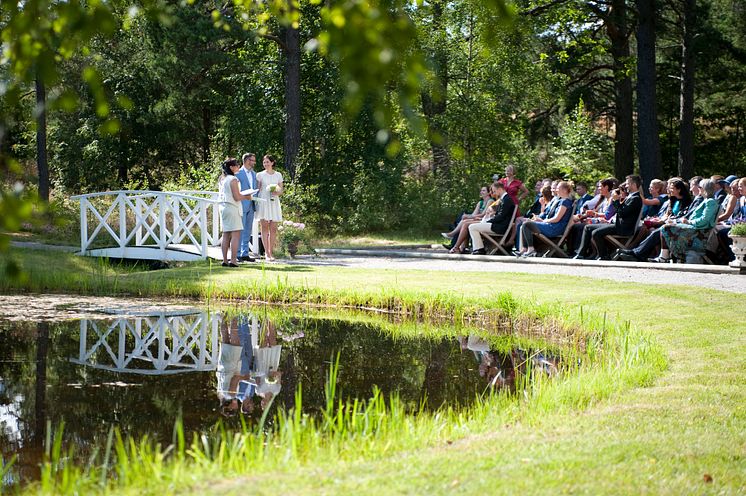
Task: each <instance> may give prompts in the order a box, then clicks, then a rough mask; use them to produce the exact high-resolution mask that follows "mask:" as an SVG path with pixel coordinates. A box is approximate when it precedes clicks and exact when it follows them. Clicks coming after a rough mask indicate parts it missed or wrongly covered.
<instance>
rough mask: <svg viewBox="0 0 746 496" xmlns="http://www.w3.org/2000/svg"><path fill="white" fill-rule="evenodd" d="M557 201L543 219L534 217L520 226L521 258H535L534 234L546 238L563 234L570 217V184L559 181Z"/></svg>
mask: <svg viewBox="0 0 746 496" xmlns="http://www.w3.org/2000/svg"><path fill="white" fill-rule="evenodd" d="M557 196H558V198H559V201H557V202H555V204H554V207H553V211H552V212H550V213H549V214H548V215H547V216H546V218H545V219H542V218H540V217H538V216H534V217H533V218H532V219H531V220H529V221H526V222H524V223H523V224H521V240H520V250H519V252H518V254H519V255H520V256H522V257H535V256H536V254H537V252H536V249H535V248H534V233H541V234H543V235H544V236H546V237H548V238H554V237H557V236H561V235H562V233H563V232H565V227H567V223H568V222H570V217H572V200H571V199H570V183H568V182H567V181H561V182H560V183H559V184H558V185H557Z"/></svg>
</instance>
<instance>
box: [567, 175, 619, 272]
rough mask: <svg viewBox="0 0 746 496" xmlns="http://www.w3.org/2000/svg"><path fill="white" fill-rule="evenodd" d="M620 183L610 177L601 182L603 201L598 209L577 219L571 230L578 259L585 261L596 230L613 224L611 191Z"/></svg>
mask: <svg viewBox="0 0 746 496" xmlns="http://www.w3.org/2000/svg"><path fill="white" fill-rule="evenodd" d="M618 183H619V181H617V180H616V178H613V177H610V178H607V179H604V180H603V181H601V182H600V185H601V187H600V190H599V191H600V194H601V201H600V202H598V204H597V206H596V208H591V209H586V210H585V211H584V212H583V213H581V214H580V215H578V216H576V217H575V220H576V222H577V223H576V224H573V226H572V227H571V228H570V236H571V239H572V241H571V245H572V246H573V248H574V250H575V256H574V258H576V259H578V260H579V259H583V258H585V256H586V252H587V251H588V249H589V248H590V245H591V234H592V233H593V231H594V230H595V229H598V228H599V227H601V226H604V225H607V224H609V223H611V222H612V219H613V217H614V209H613V208H612V203H611V191H612V190H613V189H614V188H615V187H616V185H617V184H618Z"/></svg>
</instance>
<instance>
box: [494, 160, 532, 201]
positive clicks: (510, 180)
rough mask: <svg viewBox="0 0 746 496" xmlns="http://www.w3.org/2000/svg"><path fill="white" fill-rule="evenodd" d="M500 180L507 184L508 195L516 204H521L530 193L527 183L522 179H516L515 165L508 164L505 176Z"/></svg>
mask: <svg viewBox="0 0 746 496" xmlns="http://www.w3.org/2000/svg"><path fill="white" fill-rule="evenodd" d="M500 182H501V183H503V184H504V185H505V192H506V193H508V196H509V197H510V199H511V200H513V203H515V204H516V205H519V204H520V203H521V200H523V199H524V198H526V196H527V195H528V189H527V188H526V185H524V184H523V183H522V182H521V180H520V179H516V177H515V167H513V166H512V165H508V166H507V167H506V168H505V177H503V178H502V179H500ZM519 192H520V194H519Z"/></svg>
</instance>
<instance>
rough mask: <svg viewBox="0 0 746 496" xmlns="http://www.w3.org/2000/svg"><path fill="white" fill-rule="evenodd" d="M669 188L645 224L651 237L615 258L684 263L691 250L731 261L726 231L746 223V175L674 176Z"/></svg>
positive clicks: (648, 236)
mask: <svg viewBox="0 0 746 496" xmlns="http://www.w3.org/2000/svg"><path fill="white" fill-rule="evenodd" d="M651 189H652V186H651ZM667 192H668V195H667V197H663V201H662V203H661V208H660V209H659V211H658V212H657V213H652V215H650V216H648V217H646V218H645V220H644V222H643V224H644V225H643V229H642V231H643V233H647V235H646V236H643V237H641V240H640V241H639V242H638V243H636V245H635V246H634V247H632V248H630V249H622V250H618V251H617V253H616V254H615V256H614V259H615V260H622V261H645V260H648V261H652V262H668V261H670V260H672V259H675V260H678V261H685V260H686V254H687V252H688V251H692V252H694V253H695V255H696V257H701V255H702V254H704V253H706V252H707V251H709V252H711V253H715V254H717V253H718V252H722V253H723V259H724V260H725V261H728V260H733V258H734V257H733V253H732V252H731V251H730V249H729V248H728V247H729V245H730V239H729V238H728V232H730V227H731V226H732V225H733V224H736V223H739V222H746V178H741V179H738V178H736V177H735V176H728V177H727V178H722V176H713V177H711V178H709V179H703V178H702V177H701V176H695V177H693V178H691V179H690V180H689V182H688V183H687V182H684V181H683V180H682V179H681V178H671V179H669V180H668V183H667ZM656 254H657V256H656ZM650 257H652V258H650Z"/></svg>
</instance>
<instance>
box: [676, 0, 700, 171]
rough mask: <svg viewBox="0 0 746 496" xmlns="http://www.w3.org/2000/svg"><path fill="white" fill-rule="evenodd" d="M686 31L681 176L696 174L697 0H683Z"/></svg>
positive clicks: (680, 138)
mask: <svg viewBox="0 0 746 496" xmlns="http://www.w3.org/2000/svg"><path fill="white" fill-rule="evenodd" d="M683 7H684V33H683V39H682V43H681V93H680V97H679V123H680V124H679V125H680V127H679V176H681V177H683V178H690V177H692V176H693V175H694V47H693V46H692V45H693V43H694V16H695V13H694V10H695V8H696V1H695V0H683Z"/></svg>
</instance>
